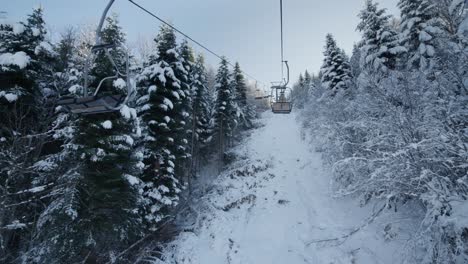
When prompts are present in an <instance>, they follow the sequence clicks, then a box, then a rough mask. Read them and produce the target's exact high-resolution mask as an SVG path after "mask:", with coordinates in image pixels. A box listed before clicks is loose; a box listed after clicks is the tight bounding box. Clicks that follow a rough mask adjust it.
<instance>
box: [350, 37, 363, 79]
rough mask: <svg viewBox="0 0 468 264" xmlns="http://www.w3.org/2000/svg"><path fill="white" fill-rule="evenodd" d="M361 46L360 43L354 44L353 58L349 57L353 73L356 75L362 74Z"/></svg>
mask: <svg viewBox="0 0 468 264" xmlns="http://www.w3.org/2000/svg"><path fill="white" fill-rule="evenodd" d="M361 55H362V52H361V46H360V45H358V44H354V46H353V52H352V54H351V58H350V59H349V66H350V67H351V74H352V75H353V76H354V77H359V75H360V74H361V71H362V68H361Z"/></svg>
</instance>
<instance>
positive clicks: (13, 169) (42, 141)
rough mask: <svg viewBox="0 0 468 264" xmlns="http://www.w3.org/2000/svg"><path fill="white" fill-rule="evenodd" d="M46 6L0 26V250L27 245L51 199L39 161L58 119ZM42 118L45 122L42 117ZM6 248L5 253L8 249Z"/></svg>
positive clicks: (15, 249) (13, 251) (13, 250)
mask: <svg viewBox="0 0 468 264" xmlns="http://www.w3.org/2000/svg"><path fill="white" fill-rule="evenodd" d="M46 34H47V31H46V29H45V22H44V20H43V10H42V8H36V9H34V10H33V12H32V14H30V15H29V16H28V18H27V20H26V22H20V23H16V24H14V25H3V26H2V30H1V31H0V39H1V40H0V112H1V113H2V118H0V196H2V197H5V199H2V200H1V201H0V203H1V204H0V208H1V209H0V210H1V211H0V241H1V242H0V243H1V244H2V245H5V246H2V247H1V248H0V252H1V253H2V255H3V256H5V259H9V258H14V257H15V254H16V253H18V250H27V246H29V242H30V241H29V239H30V237H31V236H32V235H31V233H28V232H32V230H33V229H32V228H30V227H31V226H33V225H34V224H35V221H36V220H37V216H38V214H39V213H40V212H41V211H42V210H43V206H44V204H47V202H48V199H47V198H44V199H42V200H41V199H40V197H48V196H47V192H48V191H50V189H49V188H47V187H50V185H48V184H46V185H44V181H43V179H44V177H43V175H41V174H42V172H41V171H38V170H37V168H36V167H35V164H36V163H39V162H41V161H42V162H43V164H45V163H46V161H44V160H42V159H44V157H45V156H46V155H47V154H48V153H47V150H46V148H44V146H45V145H46V144H47V143H48V141H49V140H50V139H51V136H52V134H53V133H52V132H50V131H49V125H51V122H52V121H53V120H54V118H53V107H52V106H51V105H50V104H48V103H47V102H48V97H49V96H50V95H51V94H52V89H51V88H50V87H51V86H52V83H53V82H52V80H53V78H54V72H53V67H52V65H53V62H54V60H53V50H52V46H51V44H50V43H49V42H48V41H47V40H46ZM37 120H41V122H37ZM3 253H5V254H3Z"/></svg>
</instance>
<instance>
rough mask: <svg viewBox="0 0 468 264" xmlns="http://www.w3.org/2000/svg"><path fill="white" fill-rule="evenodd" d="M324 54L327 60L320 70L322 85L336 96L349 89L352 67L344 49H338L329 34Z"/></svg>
mask: <svg viewBox="0 0 468 264" xmlns="http://www.w3.org/2000/svg"><path fill="white" fill-rule="evenodd" d="M323 54H324V56H325V59H324V61H323V65H322V68H321V69H320V73H321V75H322V83H323V85H324V86H325V87H326V88H328V90H329V91H330V92H331V94H332V95H334V94H336V93H337V92H338V91H339V90H344V89H346V88H347V87H348V82H349V81H350V79H351V67H350V66H349V61H348V59H347V56H346V54H345V53H344V51H343V50H342V49H340V48H338V46H337V44H336V41H335V39H334V38H333V36H332V35H331V34H328V35H327V37H326V45H325V51H324V53H323Z"/></svg>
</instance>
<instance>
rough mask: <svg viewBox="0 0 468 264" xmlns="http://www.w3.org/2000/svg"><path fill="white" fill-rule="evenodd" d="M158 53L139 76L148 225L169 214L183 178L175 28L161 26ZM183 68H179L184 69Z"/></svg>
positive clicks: (151, 57) (143, 207) (143, 194)
mask: <svg viewBox="0 0 468 264" xmlns="http://www.w3.org/2000/svg"><path fill="white" fill-rule="evenodd" d="M155 41H156V43H157V50H156V51H157V54H153V55H152V56H150V59H149V60H148V65H147V66H146V67H145V68H144V69H143V71H142V73H141V74H140V76H139V77H138V79H139V80H138V81H139V87H140V94H141V97H140V98H139V99H138V109H139V110H138V111H139V115H140V116H141V125H142V140H141V142H140V145H141V153H142V154H141V155H142V156H143V163H142V167H143V172H142V174H141V176H140V179H141V181H142V183H141V185H142V186H141V188H142V196H143V197H142V199H143V201H142V213H143V214H144V218H145V221H146V223H147V224H148V226H149V228H150V229H152V230H155V229H156V228H157V224H158V223H159V222H160V221H161V220H162V219H164V218H165V217H167V216H168V212H169V209H170V208H171V207H172V206H175V205H176V204H177V202H178V200H179V193H180V191H181V182H180V181H179V180H178V179H177V177H176V174H175V170H176V166H180V165H179V164H176V156H175V155H176V145H175V138H174V134H175V131H176V129H177V128H178V127H179V124H178V123H177V122H180V118H179V117H180V113H178V112H176V105H177V104H179V102H180V100H181V95H183V94H185V93H184V91H182V90H181V89H182V87H181V85H182V84H181V83H182V81H181V80H179V79H178V76H177V75H176V71H175V69H176V67H181V65H182V64H181V61H180V58H179V55H178V53H177V43H176V36H175V33H174V31H173V30H172V29H171V28H170V27H167V26H162V27H161V29H160V32H159V34H158V36H157V37H156V39H155ZM184 71H185V69H184V68H181V69H180V70H179V71H178V72H184Z"/></svg>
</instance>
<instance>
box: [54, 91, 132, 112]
mask: <svg viewBox="0 0 468 264" xmlns="http://www.w3.org/2000/svg"><path fill="white" fill-rule="evenodd" d="M124 100H125V96H123V95H103V96H86V97H80V98H67V99H62V100H60V101H58V103H57V104H58V105H60V106H62V107H64V108H65V109H66V110H68V111H69V112H72V113H74V114H82V115H91V114H100V113H108V112H114V111H115V110H116V108H117V107H118V106H119V105H120V104H122V102H123V101H124Z"/></svg>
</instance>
